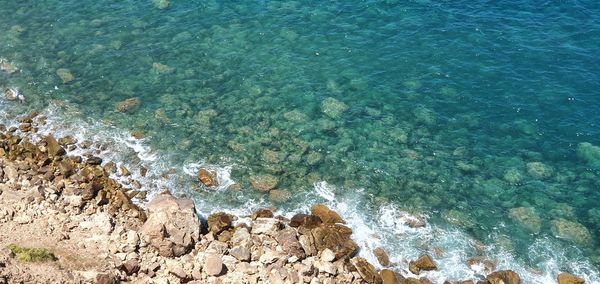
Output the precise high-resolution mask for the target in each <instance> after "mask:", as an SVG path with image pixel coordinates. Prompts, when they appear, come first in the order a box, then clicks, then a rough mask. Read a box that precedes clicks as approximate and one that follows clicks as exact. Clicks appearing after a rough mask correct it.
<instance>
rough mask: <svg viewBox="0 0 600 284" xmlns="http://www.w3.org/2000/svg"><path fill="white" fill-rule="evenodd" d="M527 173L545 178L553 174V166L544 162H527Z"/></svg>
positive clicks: (538, 177)
mask: <svg viewBox="0 0 600 284" xmlns="http://www.w3.org/2000/svg"><path fill="white" fill-rule="evenodd" d="M527 173H528V174H529V175H530V176H532V177H533V178H537V179H545V178H548V177H550V176H552V168H551V167H550V166H548V165H546V164H544V163H542V162H531V163H527Z"/></svg>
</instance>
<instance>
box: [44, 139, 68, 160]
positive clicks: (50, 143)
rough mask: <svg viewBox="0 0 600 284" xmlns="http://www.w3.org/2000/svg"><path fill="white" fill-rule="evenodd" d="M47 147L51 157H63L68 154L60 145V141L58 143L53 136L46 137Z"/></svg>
mask: <svg viewBox="0 0 600 284" xmlns="http://www.w3.org/2000/svg"><path fill="white" fill-rule="evenodd" d="M46 147H47V149H48V155H50V157H56V156H62V155H64V154H65V153H66V151H65V149H63V147H61V146H60V145H59V144H58V141H56V139H55V138H54V136H52V134H50V135H48V136H46Z"/></svg>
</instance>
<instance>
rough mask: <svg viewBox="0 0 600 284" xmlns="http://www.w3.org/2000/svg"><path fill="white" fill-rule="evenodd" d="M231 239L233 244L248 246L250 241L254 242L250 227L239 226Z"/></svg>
mask: <svg viewBox="0 0 600 284" xmlns="http://www.w3.org/2000/svg"><path fill="white" fill-rule="evenodd" d="M230 241H231V243H232V244H233V245H241V246H247V245H248V244H249V243H250V242H252V236H251V235H250V233H249V232H248V229H246V228H239V227H238V228H236V229H235V231H234V232H233V236H231V240H230Z"/></svg>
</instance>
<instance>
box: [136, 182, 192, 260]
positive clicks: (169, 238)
mask: <svg viewBox="0 0 600 284" xmlns="http://www.w3.org/2000/svg"><path fill="white" fill-rule="evenodd" d="M148 214H149V215H148V219H147V221H146V222H145V223H144V225H143V226H142V228H141V230H140V234H141V237H142V238H143V239H144V241H145V242H146V243H147V244H149V245H150V246H151V247H153V248H155V249H156V250H158V253H159V254H160V255H161V256H165V257H177V256H181V255H183V254H185V253H187V252H189V251H190V250H191V248H193V247H194V244H195V242H196V241H198V239H199V237H200V222H199V220H198V217H197V216H196V211H195V209H194V203H193V201H192V200H191V199H188V198H175V197H173V196H172V195H171V194H169V193H162V194H159V195H157V196H156V197H155V198H154V199H153V200H152V201H151V202H150V203H148Z"/></svg>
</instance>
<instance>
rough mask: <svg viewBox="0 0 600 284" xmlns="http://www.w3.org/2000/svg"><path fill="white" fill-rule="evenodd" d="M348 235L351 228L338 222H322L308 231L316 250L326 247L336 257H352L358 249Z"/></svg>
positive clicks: (350, 233) (350, 232)
mask: <svg viewBox="0 0 600 284" xmlns="http://www.w3.org/2000/svg"><path fill="white" fill-rule="evenodd" d="M350 235H352V229H350V228H348V227H346V226H343V225H338V224H335V225H334V224H323V225H321V226H319V227H317V228H314V229H312V230H311V231H310V237H311V240H312V242H313V243H314V248H315V249H316V251H322V250H324V249H326V248H328V249H330V250H332V251H333V252H334V253H335V257H336V259H344V258H348V257H352V256H353V255H354V254H355V253H356V252H357V251H358V245H357V244H356V243H355V242H354V241H353V240H352V239H350Z"/></svg>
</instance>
